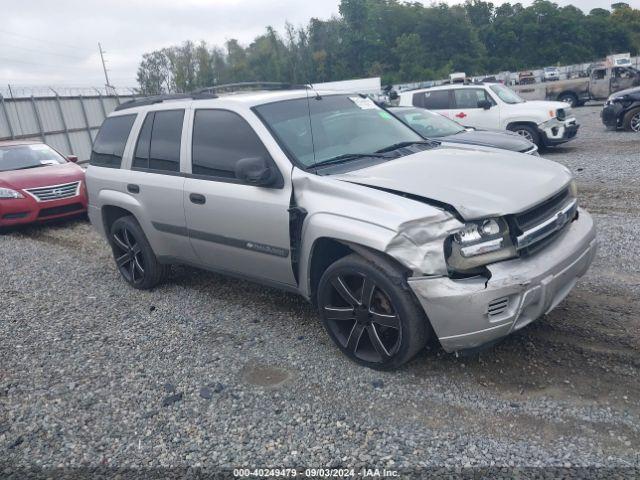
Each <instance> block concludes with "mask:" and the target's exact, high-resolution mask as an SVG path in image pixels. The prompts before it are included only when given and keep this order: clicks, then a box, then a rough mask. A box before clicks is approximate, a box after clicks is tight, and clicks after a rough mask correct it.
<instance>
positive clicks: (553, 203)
mask: <svg viewBox="0 0 640 480" xmlns="http://www.w3.org/2000/svg"><path fill="white" fill-rule="evenodd" d="M569 196H570V193H569V189H568V188H565V189H564V190H563V191H561V192H560V193H558V194H556V195H554V196H553V197H551V198H550V199H549V200H546V201H544V202H542V203H541V204H539V205H536V206H535V207H533V208H531V209H529V210H527V211H526V212H524V213H520V214H518V215H516V217H515V219H516V224H517V225H518V227H519V228H520V230H522V231H525V230H527V229H528V228H531V227H532V226H534V225H538V224H540V223H542V222H543V221H545V220H546V219H547V218H549V217H550V216H551V215H552V214H553V213H554V212H557V211H559V210H560V209H561V208H562V207H563V206H564V204H565V203H566V202H567V199H568V198H569Z"/></svg>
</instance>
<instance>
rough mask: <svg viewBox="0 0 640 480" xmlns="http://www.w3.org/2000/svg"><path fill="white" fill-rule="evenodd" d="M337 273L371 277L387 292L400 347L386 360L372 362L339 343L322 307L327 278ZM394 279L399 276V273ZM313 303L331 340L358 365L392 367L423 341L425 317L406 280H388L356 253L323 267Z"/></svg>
mask: <svg viewBox="0 0 640 480" xmlns="http://www.w3.org/2000/svg"><path fill="white" fill-rule="evenodd" d="M337 274H360V275H366V276H368V277H369V278H371V280H373V282H374V283H375V284H376V285H377V286H378V288H380V289H382V290H383V291H384V293H385V294H387V295H388V297H389V300H390V301H391V303H392V305H393V308H394V310H395V312H396V313H397V314H398V316H399V318H400V323H401V339H400V346H399V349H398V351H397V353H396V354H395V355H394V356H393V357H392V358H391V359H390V360H389V361H388V362H386V363H374V362H368V361H365V360H362V359H360V358H357V357H355V356H354V355H352V354H351V352H349V351H348V350H347V349H346V348H344V347H343V346H342V345H341V344H340V342H339V341H338V339H337V338H336V337H335V336H334V334H333V332H332V331H331V328H330V327H329V325H328V322H327V319H326V316H325V313H324V309H323V297H324V296H325V294H326V292H327V289H330V288H333V287H332V286H331V283H330V280H331V278H332V277H333V276H334V275H337ZM392 274H393V275H394V277H395V276H396V275H400V274H398V273H396V272H393V273H392ZM398 278H401V277H400V276H399V277H398ZM317 302H318V309H319V312H320V318H321V319H322V323H323V325H324V328H325V330H326V331H327V333H328V334H329V337H330V338H331V340H333V342H334V343H335V344H336V346H337V347H338V348H339V349H340V350H341V351H342V352H343V353H344V354H345V355H346V356H347V357H348V358H349V359H351V360H352V361H354V362H356V363H358V364H360V365H364V366H367V367H370V368H373V369H376V370H389V369H394V368H397V367H399V366H400V365H402V364H404V363H406V362H408V361H409V360H411V359H412V358H413V357H414V356H415V355H416V354H417V353H418V352H419V351H420V350H421V349H422V348H424V347H425V345H426V343H427V339H428V333H429V328H428V320H427V318H426V315H425V314H424V311H423V310H422V307H420V306H419V304H418V302H417V300H415V298H414V297H413V293H412V292H411V291H410V289H409V287H408V285H406V282H405V281H402V282H398V281H397V279H396V278H394V279H392V278H391V277H390V276H389V274H388V272H387V271H385V270H384V269H383V268H380V267H379V266H378V265H375V264H373V263H371V262H369V261H368V260H365V259H364V258H363V257H361V256H359V255H357V254H353V255H348V256H347V257H344V258H342V259H340V260H337V261H336V262H335V263H333V264H332V265H331V266H329V268H327V270H326V271H325V272H324V274H323V275H322V278H321V279H320V282H319V284H318V291H317Z"/></svg>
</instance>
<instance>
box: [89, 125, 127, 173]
mask: <svg viewBox="0 0 640 480" xmlns="http://www.w3.org/2000/svg"><path fill="white" fill-rule="evenodd" d="M135 119H136V116H135V115H122V116H117V117H109V118H107V119H106V120H105V121H104V123H103V124H102V127H100V131H99V132H98V136H97V137H96V141H95V142H94V144H93V150H92V151H91V159H90V160H89V163H90V164H91V165H95V166H97V167H110V168H120V164H121V163H122V154H123V153H124V147H125V145H126V144H127V139H128V138H129V133H130V132H131V127H132V126H133V122H134V120H135Z"/></svg>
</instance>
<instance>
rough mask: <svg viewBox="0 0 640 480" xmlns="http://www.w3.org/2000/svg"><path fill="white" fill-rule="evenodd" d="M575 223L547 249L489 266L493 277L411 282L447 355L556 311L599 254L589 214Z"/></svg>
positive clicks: (481, 342)
mask: <svg viewBox="0 0 640 480" xmlns="http://www.w3.org/2000/svg"><path fill="white" fill-rule="evenodd" d="M579 212H580V214H579V217H578V219H577V220H575V221H574V222H572V223H571V225H570V226H569V227H568V228H567V229H566V231H565V232H563V233H562V235H561V236H560V237H559V238H557V239H555V240H554V241H553V243H551V244H550V245H548V246H547V247H546V248H545V249H544V250H542V251H541V252H538V253H536V254H534V255H532V256H530V257H526V258H516V259H513V260H507V261H504V262H498V263H495V264H493V265H489V267H488V269H489V271H490V272H491V278H490V279H489V280H488V281H487V279H486V278H479V277H475V278H470V279H461V280H454V279H451V278H448V277H419V278H410V279H409V285H410V287H411V289H412V290H413V292H414V293H415V295H416V297H417V298H418V300H419V302H420V304H421V305H422V307H423V308H424V310H425V312H426V314H427V316H428V318H429V320H430V321H431V325H432V327H433V329H434V331H435V333H436V335H437V336H438V339H439V340H440V343H441V344H442V347H443V348H444V350H446V351H447V352H453V351H460V350H467V349H471V348H476V347H479V346H481V345H483V344H486V343H490V342H492V341H495V340H498V339H500V338H502V337H504V336H506V335H509V334H510V333H512V332H515V331H517V330H519V329H521V328H523V327H524V326H526V325H528V324H529V323H531V322H533V321H534V320H536V319H537V318H539V317H541V316H542V315H545V314H547V313H549V312H550V311H551V310H553V309H554V308H555V307H556V306H557V305H558V304H559V303H560V302H561V301H562V300H563V299H564V298H565V297H566V296H567V295H568V294H569V292H570V291H571V289H572V288H573V286H574V285H575V284H576V281H577V280H578V278H580V277H581V276H583V275H584V274H585V273H586V271H587V270H588V268H589V266H590V265H591V262H592V261H593V259H594V257H595V253H596V248H597V245H596V235H595V227H594V224H593V220H592V218H591V216H590V215H589V214H588V213H587V212H586V211H584V210H582V209H580V210H579Z"/></svg>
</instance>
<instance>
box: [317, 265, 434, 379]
mask: <svg viewBox="0 0 640 480" xmlns="http://www.w3.org/2000/svg"><path fill="white" fill-rule="evenodd" d="M317 296H318V297H317V300H318V308H319V310H320V317H321V319H322V323H323V324H324V327H325V329H326V330H327V333H328V334H329V337H331V339H332V340H333V341H334V342H335V344H336V345H337V346H338V348H340V350H342V352H343V353H344V354H345V355H346V356H347V357H349V358H350V359H351V360H353V361H354V362H356V363H359V364H360V365H364V366H367V367H370V368H373V369H377V370H390V369H394V368H397V367H399V366H401V365H403V364H404V363H406V362H408V361H409V360H411V359H412V358H413V357H415V356H416V354H417V353H418V352H419V351H420V350H421V349H423V348H424V347H425V345H426V344H427V340H428V339H429V336H430V332H431V329H430V327H429V324H428V320H427V318H426V315H425V313H424V311H423V309H422V307H421V306H420V305H419V304H418V302H417V300H416V299H415V297H414V296H413V293H412V292H411V290H410V288H409V286H408V285H407V282H406V280H405V278H404V275H403V272H400V271H399V269H394V268H393V267H392V266H390V265H389V264H388V263H387V262H385V261H384V260H381V261H380V262H379V263H373V262H371V261H369V260H367V259H365V258H363V257H361V256H360V255H357V254H351V255H348V256H346V257H343V258H341V259H339V260H337V261H336V262H334V263H333V264H332V265H330V266H329V268H327V270H326V271H325V272H324V274H323V275H322V278H321V279H320V283H319V285H318V293H317Z"/></svg>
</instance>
